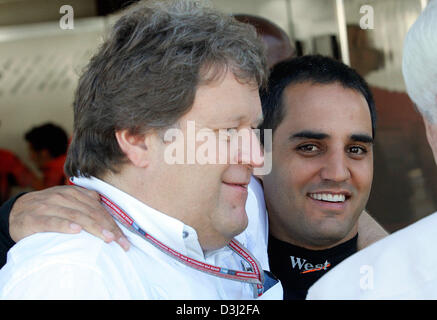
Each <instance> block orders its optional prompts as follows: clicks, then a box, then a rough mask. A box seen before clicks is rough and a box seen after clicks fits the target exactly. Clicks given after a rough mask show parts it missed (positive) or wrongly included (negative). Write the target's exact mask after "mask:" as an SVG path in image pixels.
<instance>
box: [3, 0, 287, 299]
mask: <svg viewBox="0 0 437 320" xmlns="http://www.w3.org/2000/svg"><path fill="white" fill-rule="evenodd" d="M266 74H267V69H266V63H265V58H264V55H263V46H262V43H261V42H260V41H259V40H258V38H257V36H256V32H255V30H254V29H253V28H251V27H250V26H248V25H246V24H243V23H239V22H237V21H236V20H235V19H233V18H232V17H230V16H227V15H224V14H221V13H219V12H217V11H215V10H213V9H211V8H209V7H208V6H204V5H202V4H199V2H197V1H191V0H178V1H164V2H163V1H145V2H144V3H141V4H140V5H137V6H134V7H133V8H131V9H129V10H128V11H127V13H126V14H125V15H124V16H123V17H121V18H120V20H119V21H118V22H117V23H116V24H115V26H114V28H113V30H112V33H111V34H110V36H109V38H108V39H107V40H106V41H105V43H104V44H103V45H102V47H101V48H100V50H99V51H98V52H97V54H96V55H95V56H94V57H93V58H92V59H91V62H90V63H89V65H88V67H87V69H86V71H85V73H84V74H83V75H82V76H81V78H80V81H79V86H78V90H77V92H76V97H75V102H74V133H73V140H72V143H71V146H70V149H69V153H68V156H67V162H66V171H67V174H68V175H69V176H71V177H73V178H72V181H73V183H74V184H76V185H78V186H80V187H82V188H85V189H90V190H94V191H96V192H97V193H98V194H99V195H100V198H101V200H102V203H103V204H104V206H105V208H106V209H107V210H108V212H110V213H111V214H112V215H113V216H114V218H115V219H116V220H117V221H118V223H119V226H120V227H121V229H122V230H123V231H124V233H125V234H126V235H127V237H129V240H130V242H131V243H132V244H133V246H132V247H131V249H130V250H129V251H128V252H126V251H123V250H122V249H121V248H120V247H119V246H117V245H115V244H110V245H106V244H105V243H104V242H103V241H101V240H100V239H98V238H96V237H94V236H92V235H90V234H89V233H86V232H81V233H80V234H79V235H68V234H60V233H39V234H35V235H33V236H30V237H27V238H25V239H23V240H22V241H20V242H18V243H17V245H16V246H14V247H13V248H12V249H11V250H10V252H9V256H8V263H7V264H6V265H5V267H4V268H3V269H2V270H1V272H0V296H1V297H2V298H7V299H10V298H19V299H20V298H35V299H45V298H55V299H62V298H68V299H75V298H79V299H84V298H91V299H111V298H112V299H114V298H115V299H162V298H165V299H251V298H258V297H261V296H262V297H267V298H268V297H270V298H275V299H280V298H282V288H281V286H280V283H278V282H277V281H274V279H271V278H270V277H269V274H268V272H264V271H263V268H264V267H266V264H265V263H260V262H258V261H257V260H258V259H256V258H254V256H253V255H252V254H251V252H249V251H248V250H247V249H246V248H245V244H246V243H245V242H247V241H245V240H246V239H245V237H244V233H243V234H241V233H242V232H243V231H244V230H245V229H246V227H247V226H248V217H247V213H246V210H245V206H246V200H247V197H248V190H247V189H248V185H249V183H250V180H251V175H252V171H253V169H254V168H255V167H259V166H261V165H262V158H261V161H255V160H254V159H257V160H259V154H260V145H259V141H258V140H257V137H256V135H255V133H254V131H253V128H257V126H258V124H259V122H260V119H262V110H261V104H260V99H259V93H258V89H259V86H261V85H262V84H263V83H265V80H266ZM192 123H195V126H194V133H195V134H197V133H199V132H200V131H202V132H205V131H206V132H208V134H210V135H209V137H212V139H214V142H215V143H216V145H217V146H219V151H218V154H217V159H225V160H226V161H225V162H224V163H222V162H220V161H217V162H216V163H211V164H208V165H201V164H198V163H190V162H189V161H186V162H184V163H183V164H178V165H175V164H172V163H168V161H167V159H166V157H165V155H166V154H167V151H168V148H169V145H170V141H167V140H166V138H165V137H166V132H167V129H169V128H175V129H178V130H180V132H181V133H182V134H181V135H178V136H176V137H175V139H173V140H172V141H171V144H172V145H176V146H177V148H182V150H185V155H186V156H187V157H190V156H192V155H190V152H193V151H195V150H196V149H197V148H198V147H199V146H198V143H199V141H198V140H197V139H196V140H193V139H192V136H190V133H189V131H190V130H191V129H190V124H192ZM234 129H238V130H239V131H240V130H241V131H244V132H246V133H248V136H249V138H250V139H249V140H250V146H251V148H245V147H244V145H243V146H240V144H234V143H232V142H233V136H232V135H233V132H232V130H234ZM228 131H229V132H231V134H228ZM184 148H185V149H184ZM178 150H179V149H178ZM223 152H225V156H224V157H223V158H222V157H221V156H222V155H223V154H222V153H223ZM257 155H258V157H256V156H257ZM213 160H214V159H213ZM255 227H257V226H255ZM249 229H250V227H249ZM255 232H257V231H255ZM261 232H263V230H259V233H261ZM237 235H240V236H239V238H238V239H239V240H240V241H238V240H237V239H236V238H235V237H236V236H237ZM264 256H265V254H264ZM257 257H259V258H260V259H259V260H260V261H263V260H265V259H263V257H262V256H260V255H259V254H258V255H257ZM264 258H265V257H264ZM269 280H271V281H269ZM275 284H276V285H275ZM272 286H273V288H270V287H272ZM269 288H270V290H268V289H269Z"/></svg>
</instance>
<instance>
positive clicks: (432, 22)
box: [402, 0, 437, 123]
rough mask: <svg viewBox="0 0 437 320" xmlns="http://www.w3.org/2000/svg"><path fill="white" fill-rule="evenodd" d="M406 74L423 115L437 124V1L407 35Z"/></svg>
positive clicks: (409, 86) (430, 4) (404, 61)
mask: <svg viewBox="0 0 437 320" xmlns="http://www.w3.org/2000/svg"><path fill="white" fill-rule="evenodd" d="M402 72H403V75H404V80H405V84H406V87H407V93H408V95H409V96H410V98H411V99H412V100H413V102H414V103H415V104H416V106H417V108H418V109H419V111H420V113H421V114H422V115H423V116H424V117H425V118H426V119H427V120H428V121H429V122H431V123H437V0H431V1H430V2H429V4H428V6H427V7H426V8H425V10H424V11H423V12H422V14H421V15H420V16H419V18H418V19H417V20H416V22H415V23H414V24H413V26H412V27H411V28H410V30H409V31H408V33H407V36H406V38H405V42H404V51H403V59H402Z"/></svg>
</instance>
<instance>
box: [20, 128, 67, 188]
mask: <svg viewBox="0 0 437 320" xmlns="http://www.w3.org/2000/svg"><path fill="white" fill-rule="evenodd" d="M24 137H25V139H26V141H27V143H28V149H29V155H30V159H31V160H32V161H33V163H35V165H36V167H37V168H38V169H39V170H40V171H41V173H42V179H39V180H38V181H36V182H35V183H34V184H33V187H34V188H35V189H36V190H41V189H45V188H48V187H53V186H56V185H63V184H65V182H66V177H65V174H64V163H65V159H66V156H67V148H68V136H67V133H66V132H65V130H64V129H62V128H61V127H60V126H57V125H55V124H52V123H46V124H43V125H40V126H37V127H34V128H32V129H31V130H29V131H28V132H27V133H26V134H25V136H24Z"/></svg>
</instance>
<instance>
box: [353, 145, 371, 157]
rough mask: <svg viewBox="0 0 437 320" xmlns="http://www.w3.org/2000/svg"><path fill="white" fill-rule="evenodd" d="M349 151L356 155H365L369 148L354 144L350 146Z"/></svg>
mask: <svg viewBox="0 0 437 320" xmlns="http://www.w3.org/2000/svg"><path fill="white" fill-rule="evenodd" d="M349 152H350V153H353V154H355V155H363V154H365V153H367V150H366V149H365V148H363V147H359V146H353V147H350V148H349Z"/></svg>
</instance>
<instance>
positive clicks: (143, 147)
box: [115, 129, 149, 168]
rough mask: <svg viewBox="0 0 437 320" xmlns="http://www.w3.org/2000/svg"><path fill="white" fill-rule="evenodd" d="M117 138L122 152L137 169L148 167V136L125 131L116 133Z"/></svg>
mask: <svg viewBox="0 0 437 320" xmlns="http://www.w3.org/2000/svg"><path fill="white" fill-rule="evenodd" d="M115 137H116V138H117V142H118V145H119V146H120V149H121V151H123V153H124V154H125V155H126V157H127V158H128V159H129V161H130V162H131V163H132V164H133V165H134V166H135V167H140V168H145V167H147V165H148V164H149V161H148V148H147V144H146V135H138V134H132V133H130V132H129V130H126V129H124V130H120V131H116V132H115Z"/></svg>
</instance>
